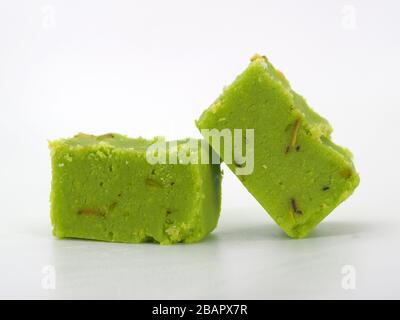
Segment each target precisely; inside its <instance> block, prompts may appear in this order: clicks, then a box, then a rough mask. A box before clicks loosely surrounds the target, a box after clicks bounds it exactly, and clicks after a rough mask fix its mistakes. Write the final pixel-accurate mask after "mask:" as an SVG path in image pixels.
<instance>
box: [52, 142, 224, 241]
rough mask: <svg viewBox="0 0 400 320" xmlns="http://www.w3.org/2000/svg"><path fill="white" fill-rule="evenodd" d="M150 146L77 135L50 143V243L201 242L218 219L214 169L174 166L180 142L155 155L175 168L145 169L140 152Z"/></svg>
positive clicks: (181, 147)
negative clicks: (60, 240) (167, 159)
mask: <svg viewBox="0 0 400 320" xmlns="http://www.w3.org/2000/svg"><path fill="white" fill-rule="evenodd" d="M157 141H158V142H159V140H156V139H154V140H145V139H142V138H138V139H130V138H127V137H125V136H121V135H118V134H106V135H103V136H93V135H85V134H78V135H76V136H75V137H73V138H71V139H61V140H57V141H53V142H50V144H49V145H50V149H51V156H52V169H53V177H52V191H51V220H52V224H53V233H54V235H55V236H57V237H59V238H66V237H68V238H84V239H95V240H103V241H115V242H131V243H138V242H145V241H156V242H159V243H161V244H170V243H177V242H186V243H189V242H196V241H199V240H200V239H202V238H204V237H205V236H206V235H207V234H209V233H210V232H211V231H212V230H213V229H214V228H215V227H216V225H217V221H218V218H219V212H220V204H221V172H220V168H219V165H217V164H216V165H211V164H210V165H208V164H200V161H199V164H193V163H189V164H182V163H180V162H179V158H178V157H177V153H178V152H179V151H182V150H186V149H187V144H188V142H187V141H186V140H182V141H178V142H175V143H174V144H173V143H171V144H173V145H174V146H175V148H174V149H172V148H171V150H172V151H171V152H170V151H169V150H170V148H169V143H165V144H164V147H162V145H163V144H160V145H161V147H158V151H157V152H156V153H158V155H160V154H164V155H166V156H167V157H168V156H169V157H171V158H175V159H176V158H178V162H179V163H178V164H173V163H172V164H168V163H156V164H152V163H151V162H149V161H148V158H147V157H146V151H147V150H148V148H149V147H150V146H152V145H154V143H155V142H157ZM161 142H162V140H161ZM192 156H193V155H192ZM196 156H197V155H196V154H195V155H194V157H196ZM175 162H176V161H175Z"/></svg>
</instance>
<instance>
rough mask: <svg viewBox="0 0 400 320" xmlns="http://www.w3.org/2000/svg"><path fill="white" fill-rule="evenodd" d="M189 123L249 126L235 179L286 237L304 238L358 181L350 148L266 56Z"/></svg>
mask: <svg viewBox="0 0 400 320" xmlns="http://www.w3.org/2000/svg"><path fill="white" fill-rule="evenodd" d="M196 124H197V127H198V128H199V129H214V128H215V129H218V130H222V129H225V128H228V129H235V128H242V129H254V170H253V172H252V173H251V174H250V175H241V176H238V177H239V179H240V180H241V181H242V183H243V184H244V186H245V187H246V188H247V189H248V190H249V191H250V193H252V195H253V196H254V197H255V198H256V199H257V200H258V202H259V203H260V204H261V205H262V206H263V207H264V209H265V210H266V211H267V212H268V213H269V214H270V215H271V217H272V218H273V219H274V220H275V221H276V223H277V224H278V225H280V226H281V228H282V229H283V230H284V231H285V232H286V233H287V234H288V235H289V236H290V237H293V238H301V237H305V236H306V235H307V234H308V233H309V232H310V230H312V229H313V228H314V227H315V226H316V225H317V224H318V223H319V222H320V221H321V220H323V219H324V218H325V217H326V216H327V215H328V214H329V213H330V212H331V211H332V210H333V209H334V208H335V207H336V206H338V205H339V204H340V203H341V202H342V201H344V200H345V199H346V198H347V197H349V196H350V195H351V194H352V192H353V191H354V189H355V188H356V187H357V185H358V184H359V176H358V175H357V173H356V171H355V168H354V166H353V163H352V160H351V158H352V156H351V153H350V152H349V151H348V150H347V149H344V148H342V147H340V146H337V145H335V144H334V143H333V142H332V141H331V139H330V134H331V132H332V128H331V126H330V125H329V123H328V122H327V121H326V120H325V119H324V118H322V117H320V116H319V115H318V114H316V113H315V112H314V111H313V110H311V109H310V108H309V106H308V105H307V103H306V101H305V100H304V98H303V97H302V96H300V95H298V94H297V93H296V92H294V91H293V90H292V89H291V87H290V85H289V83H288V81H287V80H286V79H285V77H284V76H283V74H282V73H281V72H279V71H278V70H276V69H275V68H274V67H273V66H272V64H271V63H270V62H269V61H268V60H267V59H266V58H265V57H262V56H259V55H255V56H254V57H253V58H252V61H251V63H250V65H249V67H248V68H247V69H246V70H245V71H244V72H243V73H242V74H241V75H239V76H238V77H237V79H236V80H235V81H234V82H233V84H231V85H230V86H229V87H227V88H226V89H225V90H224V92H223V94H222V95H221V96H220V97H219V98H218V99H217V100H216V101H215V102H214V104H213V105H211V107H210V108H209V109H207V110H206V111H204V113H203V114H202V115H201V117H200V118H199V120H198V121H196ZM208 140H210V139H208ZM210 144H211V142H210ZM216 151H217V152H218V150H216ZM220 156H221V158H222V159H224V158H225V155H224V149H222V150H221V152H220ZM237 166H239V164H238V163H235V162H234V161H233V163H232V164H228V167H229V168H230V169H231V170H232V171H235V169H236V167H237Z"/></svg>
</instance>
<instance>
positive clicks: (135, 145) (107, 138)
mask: <svg viewBox="0 0 400 320" xmlns="http://www.w3.org/2000/svg"><path fill="white" fill-rule="evenodd" d="M159 139H163V138H159ZM157 140H158V138H153V139H149V140H148V139H144V138H135V139H133V138H128V137H127V136H124V135H121V134H117V133H107V134H103V135H99V136H95V135H91V134H85V133H79V134H77V135H75V136H74V137H72V138H69V139H60V140H57V141H55V142H54V143H61V144H66V145H67V146H70V147H80V146H82V147H88V146H96V145H108V146H110V147H113V148H122V149H125V148H128V149H135V150H139V151H145V150H146V149H147V148H148V147H149V146H150V145H151V144H153V143H154V142H156V141H157Z"/></svg>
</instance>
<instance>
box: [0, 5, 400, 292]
mask: <svg viewBox="0 0 400 320" xmlns="http://www.w3.org/2000/svg"><path fill="white" fill-rule="evenodd" d="M399 10H400V6H399V2H398V1H394V0H393V1H365V0H364V1H351V0H348V1H265V0H264V1H211V0H210V1H205V0H203V1H184V0H182V1H177V0H169V1H111V0H110V1H94V0H93V1H71V0H70V1H51V0H47V1H11V0H1V1H0V135H1V151H0V152H1V156H0V200H1V201H0V215H1V216H0V298H244V299H245V298H255V299H265V298H307V299H308V298H345V299H347V298H400V272H399V271H400V258H399V254H400V253H399V246H400V234H399V232H400V229H399V226H400V221H399V216H400V202H399V201H400V200H399V196H400V195H399V184H400V173H399V163H400V161H399V160H400V152H399V147H400V145H399V139H400V136H399V130H400V129H399V125H400V111H399V110H400V109H399V107H400V105H399V104H400V93H399V83H400V81H399V74H400V63H399V57H400V43H399V39H400V35H399V33H400V19H399ZM256 52H259V53H262V54H266V55H267V56H268V57H269V59H270V60H271V62H272V63H273V64H275V65H276V66H277V67H278V68H280V69H281V70H283V71H284V73H285V74H286V76H287V78H288V79H289V80H290V81H291V84H292V86H293V88H294V89H295V90H297V91H298V92H299V93H301V94H303V95H304V96H305V97H306V98H307V100H308V102H309V104H310V105H311V106H312V107H313V108H314V109H315V110H316V111H317V112H319V113H320V114H322V115H323V116H325V117H326V118H328V119H329V120H330V122H331V124H332V126H333V127H334V129H335V131H334V134H333V138H334V141H335V142H337V143H339V144H342V145H344V146H346V147H348V148H349V149H351V150H352V151H353V153H354V156H355V164H356V167H357V170H358V171H359V172H360V175H361V185H360V187H359V188H358V189H357V190H356V192H355V194H354V196H352V197H351V198H350V199H349V200H348V201H346V202H345V203H343V204H342V205H341V206H340V207H338V208H337V209H336V210H335V211H334V212H333V213H332V214H331V216H329V217H328V218H327V219H326V220H325V221H324V222H323V223H322V224H321V225H320V226H319V227H318V228H317V229H316V230H315V231H314V232H312V234H311V236H310V237H309V238H307V239H304V240H298V241H296V240H290V239H288V238H287V237H286V236H285V235H284V234H283V232H282V231H280V229H279V228H278V227H277V226H276V225H275V224H274V223H273V222H272V220H271V219H270V218H269V216H268V215H267V214H266V213H265V212H264V210H263V209H262V208H261V207H260V205H258V203H257V202H256V201H255V200H254V199H253V198H252V197H251V195H249V194H248V193H247V191H246V190H245V189H244V188H243V187H242V185H241V184H240V183H239V182H238V181H237V180H236V178H235V177H234V176H233V175H232V174H231V172H229V171H228V170H227V169H226V170H225V180H224V182H223V208H222V213H221V219H220V223H219V227H218V228H217V230H216V231H215V232H214V233H213V234H212V235H211V236H209V237H208V238H207V239H205V240H204V241H203V242H201V243H199V244H194V245H175V246H158V245H155V244H143V245H126V244H108V243H101V242H94V241H79V240H57V239H54V238H53V237H52V235H51V225H50V219H49V192H50V180H51V172H50V157H49V151H48V149H47V140H48V139H55V138H60V137H68V136H71V135H73V134H75V133H77V132H80V131H83V132H86V133H94V134H101V133H106V132H120V133H123V134H128V135H129V136H132V137H135V136H139V135H141V136H144V137H152V136H154V135H165V136H167V137H168V138H177V137H186V136H194V137H198V136H199V133H198V132H197V130H196V128H195V126H194V120H195V119H196V118H197V117H198V116H199V115H200V114H201V112H202V110H203V109H205V108H206V107H208V106H209V105H210V104H211V103H212V102H213V100H214V99H215V98H216V97H217V96H218V95H219V94H220V92H221V90H222V88H223V86H224V85H226V84H229V83H230V82H231V81H232V80H233V79H234V78H235V76H236V75H237V74H239V73H240V72H241V71H242V70H244V68H245V67H246V65H247V64H248V61H249V57H250V56H251V55H253V54H254V53H256ZM49 265H50V266H51V267H52V268H54V271H55V283H54V284H55V289H52V287H51V285H50V288H49V287H48V286H47V285H46V284H48V282H46V279H48V278H46V275H49V274H48V273H46V271H48V270H52V269H48V268H47V269H46V266H49ZM346 265H350V266H351V267H350V270H353V271H355V278H354V280H355V288H354V289H348V290H346V288H348V286H346V283H347V284H349V282H348V281H347V280H348V277H346V276H348V275H349V273H347V274H346V275H344V274H342V271H345V272H347V271H346V267H344V266H346ZM43 268H44V269H43ZM343 268H345V269H343ZM43 272H45V273H43ZM343 284H345V285H344V286H343Z"/></svg>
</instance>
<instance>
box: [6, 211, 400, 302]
mask: <svg viewBox="0 0 400 320" xmlns="http://www.w3.org/2000/svg"><path fill="white" fill-rule="evenodd" d="M247 215H249V217H250V216H251V217H252V218H249V219H245V217H246V216H247ZM397 231H398V224H397V223H393V224H387V223H383V222H373V221H371V220H369V221H364V222H359V221H358V222H355V221H352V220H343V219H342V220H338V219H328V221H325V222H323V223H322V224H321V225H320V226H319V227H318V228H317V229H316V230H315V231H314V232H313V233H312V235H311V236H310V237H309V238H307V239H303V240H291V239H289V238H287V237H286V236H285V235H284V234H283V232H282V231H281V230H280V229H279V228H278V227H276V226H275V225H273V224H272V223H271V221H270V220H269V219H268V218H266V217H265V216H264V213H263V211H262V209H260V208H258V209H252V210H245V209H243V210H238V209H236V210H233V209H230V210H228V209H226V210H225V212H224V216H223V218H222V219H221V223H220V227H219V229H218V230H217V231H216V232H214V233H213V234H212V235H211V236H209V237H207V238H206V239H205V240H204V241H203V242H201V243H198V244H192V245H172V246H160V245H157V244H150V243H149V244H139V245H131V244H116V243H103V242H96V241H83V240H57V239H54V238H52V236H51V235H50V229H49V228H43V229H42V230H41V231H38V232H36V233H35V234H34V235H31V236H29V235H27V234H24V235H22V234H19V235H14V236H12V235H11V234H8V236H7V235H6V234H4V237H2V238H3V239H6V238H10V239H13V241H12V242H8V243H4V242H3V243H1V244H0V248H1V252H2V254H3V257H4V254H5V257H4V259H2V262H1V268H2V274H1V275H0V281H1V284H2V285H1V286H0V298H9V297H21V298H78V299H83V298H111V299H117V298H119V299H125V298H126V299H128V298H132V299H146V298H152V299H165V298H181V299H185V298H187V299H188V298H200V299H206V298H216V299H223V298H232V299H240V298H242V299H252V298H254V299H279V298H317V299H318V298H382V297H399V296H400V286H399V285H400V283H399V278H398V277H396V270H398V268H399V267H400V260H399V259H398V255H397V254H396V252H397V248H398V246H399V244H400V243H399V242H400V241H399V238H398V236H397V234H398V232H397ZM6 236H7V237H6ZM10 236H12V237H10ZM349 265H350V266H353V267H354V268H355V269H356V271H357V279H356V281H357V282H356V286H355V289H353V288H348V287H344V286H343V281H348V280H347V279H345V278H343V277H346V274H347V273H343V267H344V266H349ZM49 266H50V267H51V268H54V271H55V275H51V274H50V276H53V280H54V279H55V284H54V286H52V283H50V285H49V286H48V287H43V281H44V280H43V279H46V281H47V280H48V279H47V278H46V277H48V276H49V272H48V271H47V272H46V273H43V268H44V267H45V268H47V270H49ZM50 270H51V269H50ZM47 283H48V282H47Z"/></svg>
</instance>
